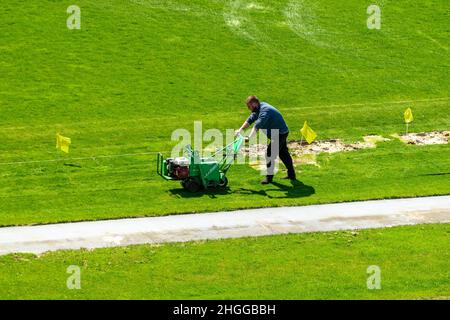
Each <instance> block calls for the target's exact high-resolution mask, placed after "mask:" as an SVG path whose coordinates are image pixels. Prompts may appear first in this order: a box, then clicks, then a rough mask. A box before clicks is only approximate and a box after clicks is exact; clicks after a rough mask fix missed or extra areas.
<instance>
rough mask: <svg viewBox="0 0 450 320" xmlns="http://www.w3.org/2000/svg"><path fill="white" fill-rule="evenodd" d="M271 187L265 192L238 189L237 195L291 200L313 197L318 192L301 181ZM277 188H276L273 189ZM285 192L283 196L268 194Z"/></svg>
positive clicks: (274, 183) (276, 183)
mask: <svg viewBox="0 0 450 320" xmlns="http://www.w3.org/2000/svg"><path fill="white" fill-rule="evenodd" d="M268 186H269V189H265V190H258V191H256V190H251V189H244V188H241V189H238V190H236V192H235V193H239V194H250V195H261V196H265V197H267V198H270V199H290V198H306V197H309V196H312V195H313V194H315V193H316V190H315V189H314V187H312V186H308V185H306V184H304V183H303V182H301V181H293V182H291V185H290V186H287V185H284V184H281V183H278V182H272V183H271V184H270V185H268ZM272 186H275V187H276V188H273V187H272ZM279 191H282V192H284V195H283V196H273V195H270V194H268V192H279Z"/></svg>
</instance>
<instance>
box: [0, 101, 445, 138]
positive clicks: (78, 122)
mask: <svg viewBox="0 0 450 320" xmlns="http://www.w3.org/2000/svg"><path fill="white" fill-rule="evenodd" d="M441 101H450V97H439V98H427V99H416V100H413V99H411V100H393V101H384V102H383V101H381V102H357V103H349V104H328V105H314V106H304V107H294V108H286V110H302V109H319V108H336V107H363V106H379V105H387V106H388V105H395V104H403V103H421V102H441ZM337 111H339V110H337ZM344 111H345V110H344ZM344 111H342V112H344ZM218 113H219V112H218ZM224 113H226V114H229V112H228V111H227V112H224ZM198 117H201V115H200V114H199V115H198ZM115 121H117V122H120V123H127V122H139V121H140V122H145V121H150V122H153V121H154V119H152V118H136V119H121V120H115ZM94 122H95V123H96V124H100V123H110V122H111V121H110V120H95V121H77V125H83V126H88V125H91V124H92V123H94ZM49 126H50V125H47V124H36V125H32V126H24V127H0V131H1V130H28V129H30V127H31V128H48V127H49Z"/></svg>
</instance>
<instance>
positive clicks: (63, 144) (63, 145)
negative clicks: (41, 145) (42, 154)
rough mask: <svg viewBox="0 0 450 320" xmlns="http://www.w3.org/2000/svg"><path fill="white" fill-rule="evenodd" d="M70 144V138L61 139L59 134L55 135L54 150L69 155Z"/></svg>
mask: <svg viewBox="0 0 450 320" xmlns="http://www.w3.org/2000/svg"><path fill="white" fill-rule="evenodd" d="M71 143H72V140H70V138H66V137H63V136H62V135H60V134H59V133H58V134H57V135H56V149H58V150H61V151H62V152H65V153H69V146H70V144H71Z"/></svg>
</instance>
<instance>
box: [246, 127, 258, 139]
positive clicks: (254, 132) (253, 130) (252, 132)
mask: <svg viewBox="0 0 450 320" xmlns="http://www.w3.org/2000/svg"><path fill="white" fill-rule="evenodd" d="M257 131H258V128H257V127H256V126H253V128H252V131H251V132H250V134H249V135H248V137H247V138H248V140H250V138H251V137H253V136H254V135H255V134H256V132H257Z"/></svg>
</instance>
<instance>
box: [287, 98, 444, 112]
mask: <svg viewBox="0 0 450 320" xmlns="http://www.w3.org/2000/svg"><path fill="white" fill-rule="evenodd" d="M440 101H450V97H442V98H429V99H417V100H396V101H386V102H358V103H350V104H328V105H315V106H306V107H295V108H289V110H303V109H319V108H336V107H342V108H344V107H364V106H380V105H395V104H404V103H420V102H440ZM337 111H339V110H337ZM344 111H345V110H344Z"/></svg>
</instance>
